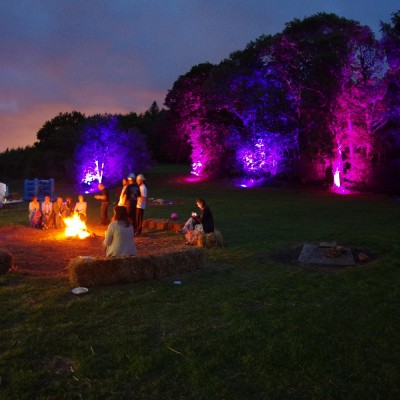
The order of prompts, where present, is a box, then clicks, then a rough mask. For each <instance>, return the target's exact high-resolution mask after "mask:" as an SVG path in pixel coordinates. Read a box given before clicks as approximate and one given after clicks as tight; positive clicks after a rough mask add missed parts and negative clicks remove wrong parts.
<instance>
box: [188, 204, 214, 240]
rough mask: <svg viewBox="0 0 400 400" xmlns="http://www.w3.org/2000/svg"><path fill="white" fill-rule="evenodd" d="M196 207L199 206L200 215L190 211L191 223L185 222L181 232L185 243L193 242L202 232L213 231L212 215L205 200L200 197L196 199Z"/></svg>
mask: <svg viewBox="0 0 400 400" xmlns="http://www.w3.org/2000/svg"><path fill="white" fill-rule="evenodd" d="M196 204H197V207H199V208H200V211H201V213H200V216H197V214H196V213H192V217H191V221H192V223H191V224H189V226H188V225H187V224H185V227H184V230H182V232H183V233H185V238H186V244H195V243H196V241H197V238H198V236H199V235H200V234H201V233H202V232H204V233H212V232H214V217H213V214H212V212H211V210H210V207H208V205H207V203H206V201H205V200H204V199H202V198H199V199H197V200H196Z"/></svg>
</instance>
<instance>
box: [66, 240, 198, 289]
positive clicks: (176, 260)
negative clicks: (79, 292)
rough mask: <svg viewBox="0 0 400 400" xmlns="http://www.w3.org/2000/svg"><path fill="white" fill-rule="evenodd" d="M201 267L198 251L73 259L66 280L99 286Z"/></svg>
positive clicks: (146, 278) (169, 274)
mask: <svg viewBox="0 0 400 400" xmlns="http://www.w3.org/2000/svg"><path fill="white" fill-rule="evenodd" d="M203 266H204V251H203V250H202V249H196V248H194V249H186V250H185V251H179V252H174V253H167V254H159V255H151V256H144V257H116V258H92V259H88V258H81V257H78V258H74V259H72V260H71V261H70V262H69V264H68V266H67V269H68V274H69V280H70V282H71V283H72V284H73V285H76V286H85V287H93V286H102V285H111V284H116V283H133V282H141V281H147V280H151V279H161V278H166V277H168V276H172V275H176V274H179V273H182V272H190V271H194V270H196V269H199V268H202V267H203Z"/></svg>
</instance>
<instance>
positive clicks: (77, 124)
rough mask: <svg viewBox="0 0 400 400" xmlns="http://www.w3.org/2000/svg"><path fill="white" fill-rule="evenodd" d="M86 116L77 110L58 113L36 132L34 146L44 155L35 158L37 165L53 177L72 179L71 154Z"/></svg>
mask: <svg viewBox="0 0 400 400" xmlns="http://www.w3.org/2000/svg"><path fill="white" fill-rule="evenodd" d="M85 122H86V116H85V115H84V114H81V113H80V112H78V111H72V112H70V113H59V114H58V115H57V116H56V117H55V118H53V119H51V120H50V121H46V122H45V124H44V125H43V127H42V128H40V129H39V131H38V133H37V139H38V141H37V142H36V143H35V147H36V148H37V150H38V153H45V155H46V156H45V157H43V158H39V157H38V158H37V160H36V161H37V162H38V167H39V168H40V166H42V169H45V170H46V171H47V172H48V173H50V174H51V175H52V176H53V177H54V178H69V179H73V176H72V174H71V172H72V169H71V166H72V154H73V153H74V150H75V146H76V144H77V142H78V140H79V135H80V132H81V128H82V126H83V124H84V123H85Z"/></svg>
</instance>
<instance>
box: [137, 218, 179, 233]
mask: <svg viewBox="0 0 400 400" xmlns="http://www.w3.org/2000/svg"><path fill="white" fill-rule="evenodd" d="M182 226H183V222H179V221H171V220H170V219H152V218H148V219H145V220H143V224H142V227H143V228H149V229H157V230H161V231H172V232H178V231H180V230H181V229H182Z"/></svg>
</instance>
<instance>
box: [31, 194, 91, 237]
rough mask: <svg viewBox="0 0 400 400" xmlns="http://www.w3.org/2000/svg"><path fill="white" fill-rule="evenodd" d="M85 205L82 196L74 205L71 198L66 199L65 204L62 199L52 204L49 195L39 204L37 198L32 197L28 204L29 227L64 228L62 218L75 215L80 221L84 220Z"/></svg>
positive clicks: (58, 198)
mask: <svg viewBox="0 0 400 400" xmlns="http://www.w3.org/2000/svg"><path fill="white" fill-rule="evenodd" d="M86 210H87V203H86V202H85V201H84V198H83V196H82V195H79V196H78V201H77V202H76V203H75V202H74V201H73V200H72V197H67V198H66V200H65V202H64V199H63V198H62V197H57V199H56V200H55V201H54V202H52V201H51V198H50V196H49V195H46V196H45V197H44V201H43V202H42V203H39V201H38V197H37V196H33V197H32V200H31V202H30V203H29V225H30V226H31V227H32V228H38V229H49V228H55V229H59V228H64V226H65V225H64V222H63V219H64V218H68V217H71V216H72V215H73V214H77V215H78V216H79V217H80V218H81V219H82V220H86Z"/></svg>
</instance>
